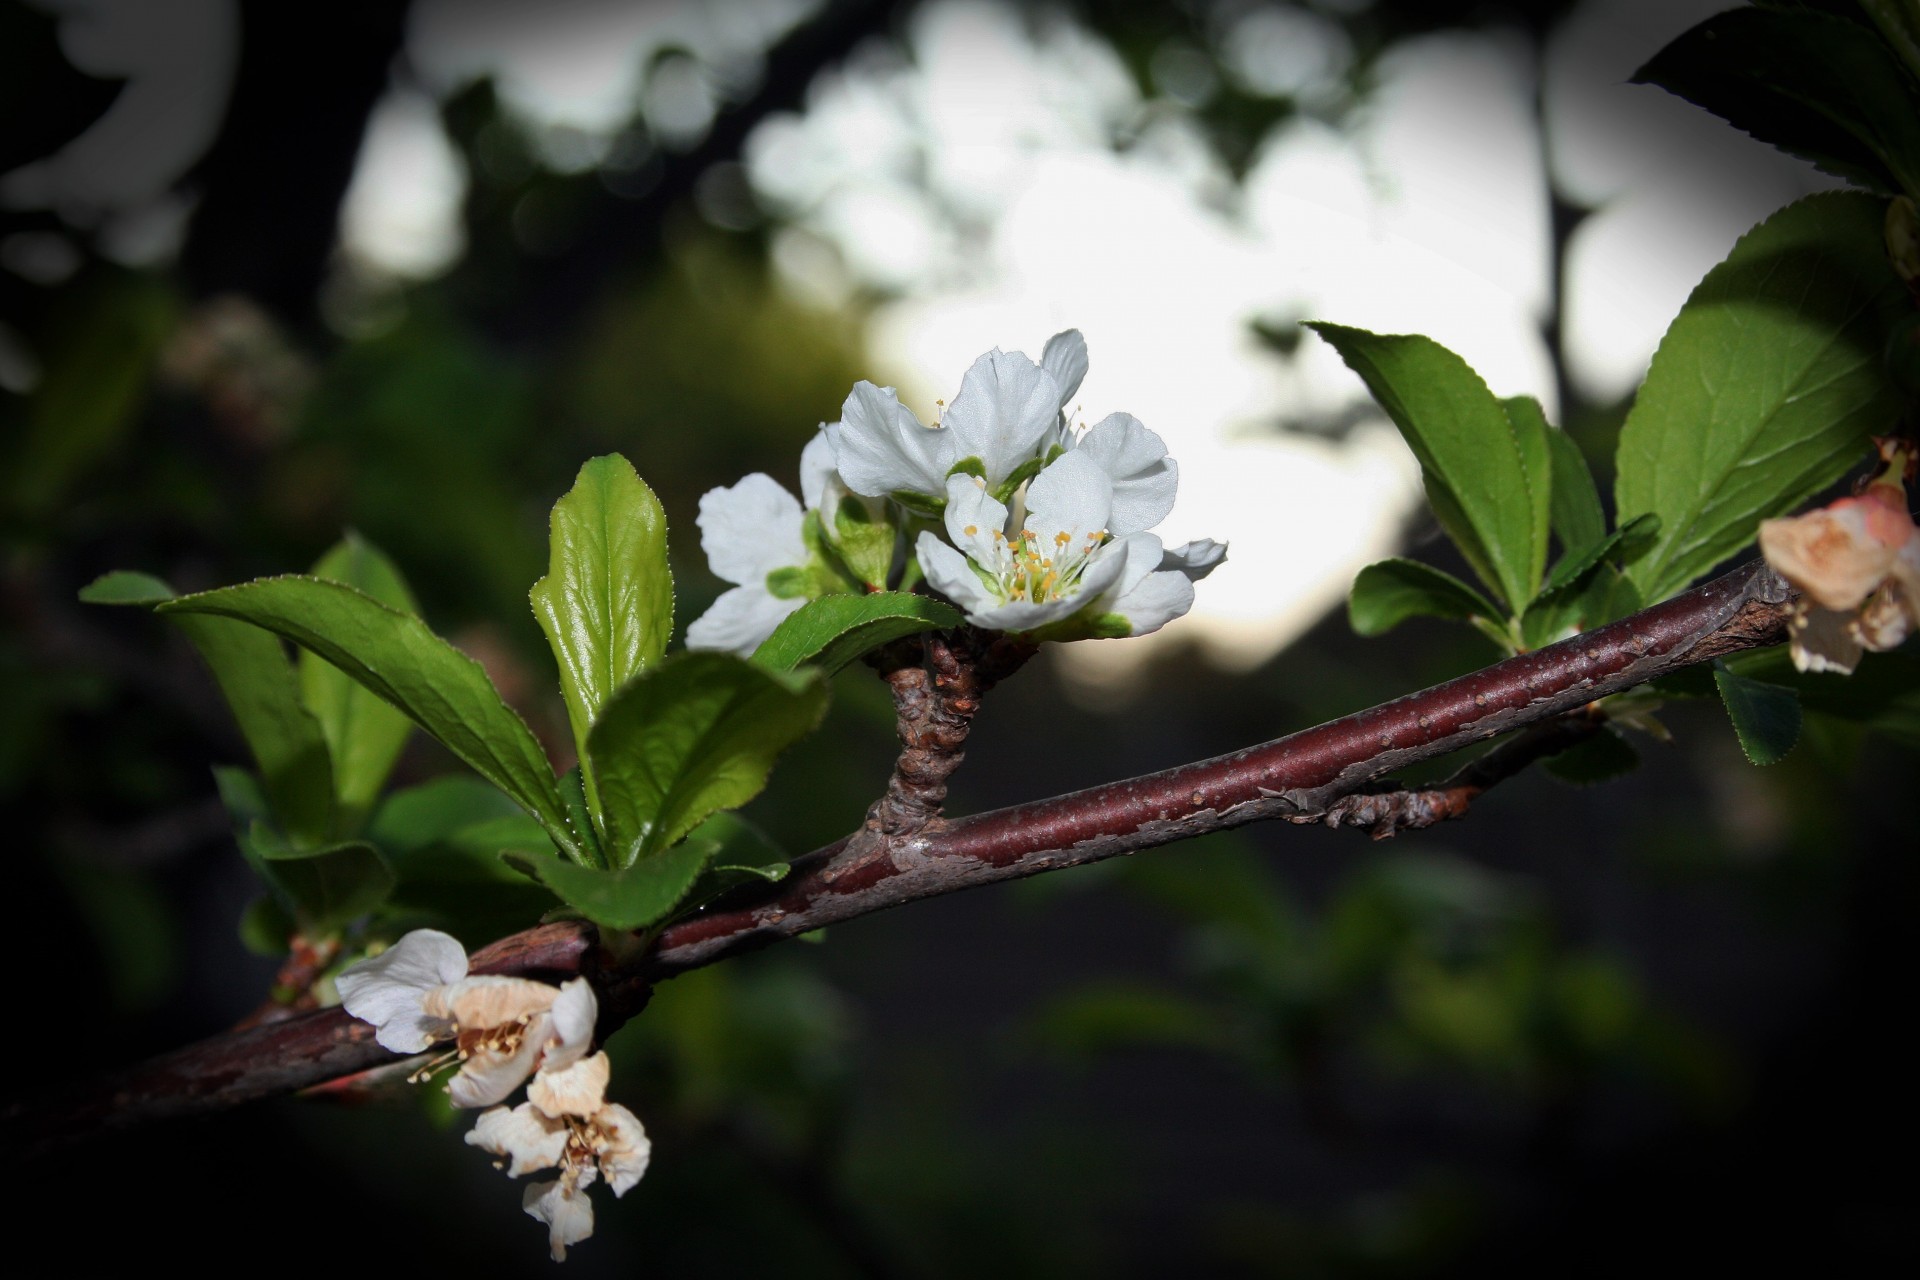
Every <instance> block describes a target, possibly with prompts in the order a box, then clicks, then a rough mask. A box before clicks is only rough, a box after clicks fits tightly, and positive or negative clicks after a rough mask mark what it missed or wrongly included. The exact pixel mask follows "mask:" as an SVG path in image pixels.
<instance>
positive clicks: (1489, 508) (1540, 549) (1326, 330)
mask: <svg viewBox="0 0 1920 1280" xmlns="http://www.w3.org/2000/svg"><path fill="white" fill-rule="evenodd" d="M1307 327H1308V328H1310V329H1312V330H1313V331H1314V332H1315V333H1318V334H1319V335H1320V336H1321V337H1323V338H1325V339H1326V340H1327V341H1328V342H1330V343H1332V344H1333V347H1334V349H1335V350H1337V351H1338V352H1339V353H1340V356H1341V358H1342V359H1344V360H1345V361H1346V362H1347V365H1348V366H1349V367H1350V368H1352V369H1353V371H1354V372H1355V373H1358V374H1359V375H1360V376H1361V378H1362V379H1364V380H1365V381H1366V384H1367V389H1368V390H1369V391H1371V392H1372V393H1373V398H1374V399H1375V400H1377V401H1379V403H1380V407H1381V408H1383V409H1385V410H1386V411H1387V416H1388V417H1390V418H1392V419H1393V424H1394V425H1395V426H1396V427H1398V428H1399V429H1400V434H1401V435H1402V436H1403V437H1404V438H1405V439H1406V441H1407V444H1408V446H1409V447H1410V448H1411V449H1412V450H1413V453H1414V456H1415V457H1416V458H1418V459H1419V460H1420V468H1421V472H1422V475H1423V479H1424V480H1425V483H1426V489H1427V499H1428V501H1429V502H1431V503H1432V505H1433V509H1434V514H1435V515H1437V516H1438V517H1439V518H1440V523H1441V526H1442V527H1443V528H1445V529H1446V531H1447V535H1448V536H1449V537H1451V538H1452V539H1453V541H1454V544H1455V545H1456V546H1458V547H1459V548H1460V552H1461V554H1462V555H1464V556H1465V557H1466V558H1467V563H1469V564H1471V565H1472V566H1473V568H1474V572H1475V573H1478V574H1479V575H1480V576H1481V578H1482V579H1483V580H1484V581H1485V582H1486V583H1487V585H1488V586H1489V587H1491V588H1492V589H1493V590H1494V591H1495V592H1496V593H1498V594H1499V595H1500V597H1501V598H1502V600H1504V601H1505V603H1506V604H1507V605H1508V606H1509V607H1510V608H1512V609H1513V610H1514V611H1515V612H1518V611H1519V610H1520V609H1521V608H1522V607H1524V606H1525V605H1526V603H1527V601H1528V600H1531V599H1532V598H1533V592H1534V587H1535V586H1536V585H1537V584H1538V583H1539V581H1540V574H1541V571H1542V570H1543V569H1544V568H1545V566H1546V557H1547V520H1548V515H1549V511H1550V506H1551V503H1550V498H1551V493H1552V489H1551V483H1552V482H1551V477H1550V474H1549V466H1550V464H1549V462H1548V445H1547V441H1546V435H1545V425H1546V424H1545V421H1544V419H1540V418H1537V417H1536V416H1535V415H1533V414H1531V413H1529V412H1527V411H1525V410H1524V409H1522V410H1517V411H1515V412H1513V413H1509V412H1508V411H1507V409H1506V408H1504V407H1503V406H1502V405H1501V403H1500V401H1499V400H1497V399H1495V398H1494V395H1493V392H1491V391H1489V390H1487V384H1486V383H1485V382H1483V381H1481V379H1480V375H1479V374H1477V373H1475V372H1474V371H1473V369H1472V368H1471V367H1469V366H1468V364H1467V362H1466V361H1464V360H1462V359H1461V358H1460V357H1459V356H1457V355H1455V354H1454V353H1453V352H1451V351H1449V350H1447V349H1446V348H1445V347H1443V346H1441V345H1440V344H1439V343H1437V342H1435V341H1434V340H1433V339H1431V338H1425V337H1421V336H1419V335H1417V334H1375V333H1368V332H1367V331H1366V330H1364V329H1352V328H1348V327H1346V326H1345V325H1337V324H1328V323H1325V322H1322V321H1312V322H1309V323H1308V325H1307Z"/></svg>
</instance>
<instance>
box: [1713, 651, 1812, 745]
mask: <svg viewBox="0 0 1920 1280" xmlns="http://www.w3.org/2000/svg"><path fill="white" fill-rule="evenodd" d="M1713 682H1714V684H1715V685H1716V686H1717V687H1718V688H1719V690H1720V701H1721V702H1722V703H1723V704H1725V706H1726V708H1727V717H1728V718H1729V719H1731V720H1732V721H1733V731H1734V733H1735V734H1736V735H1737V736H1738V737H1739V739H1740V750H1742V751H1743V752H1745V753H1746V756H1747V759H1748V760H1749V761H1751V762H1752V763H1754V764H1759V765H1766V764H1778V763H1779V762H1780V761H1781V760H1783V759H1785V758H1786V754H1787V752H1789V751H1791V750H1793V744H1794V743H1796V742H1798V741H1799V740H1800V696H1799V695H1798V694H1796V693H1795V692H1794V691H1793V690H1792V689H1788V688H1786V687H1784V686H1782V685H1777V684H1765V683H1763V682H1761V681H1759V680H1749V679H1748V678H1747V677H1745V676H1741V675H1735V674H1734V673H1733V672H1732V671H1731V670H1729V669H1728V668H1727V666H1726V664H1725V663H1715V664H1714V669H1713Z"/></svg>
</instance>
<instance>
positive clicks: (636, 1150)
mask: <svg viewBox="0 0 1920 1280" xmlns="http://www.w3.org/2000/svg"><path fill="white" fill-rule="evenodd" d="M610 1071H611V1068H610V1065H609V1063H608V1060H607V1055H606V1053H605V1052H604V1051H603V1052H600V1053H596V1054H594V1055H592V1056H591V1057H587V1058H582V1059H580V1060H579V1061H577V1062H575V1063H573V1064H571V1065H569V1066H566V1067H562V1068H558V1069H554V1070H548V1069H542V1070H541V1071H540V1072H539V1074H538V1075H536V1076H535V1077H534V1081H533V1084H531V1085H530V1086H528V1089H527V1101H525V1102H523V1103H521V1104H520V1105H519V1106H517V1107H513V1108H511V1109H509V1108H507V1107H495V1108H494V1109H493V1110H491V1111H488V1112H486V1113H484V1114H483V1115H481V1117H480V1118H479V1120H478V1121H476V1122H475V1124H474V1126H473V1129H472V1131H471V1132H469V1133H468V1134H467V1141H468V1142H469V1143H470V1144H472V1145H473V1146H476V1147H479V1148H481V1149H482V1150H485V1151H489V1152H491V1153H493V1154H494V1155H496V1156H499V1157H501V1163H502V1164H503V1165H504V1166H505V1167H506V1170H507V1173H508V1175H509V1176H510V1177H516V1178H517V1177H519V1176H520V1175H521V1174H523V1173H532V1172H534V1171H536V1170H539V1169H558V1170H559V1171H560V1176H559V1177H558V1178H557V1179H554V1180H553V1181H550V1182H541V1183H536V1184H534V1185H533V1186H531V1187H528V1188H527V1192H526V1196H525V1197H524V1199H523V1200H522V1207H524V1208H525V1209H526V1211H527V1213H528V1214H530V1215H532V1216H533V1217H535V1218H538V1219H540V1220H541V1221H542V1222H545V1223H546V1224H547V1226H548V1242H549V1244H550V1245H551V1247H552V1250H553V1256H554V1258H555V1259H556V1260H562V1259H564V1258H565V1257H566V1250H567V1246H568V1245H572V1244H578V1243H579V1242H580V1241H582V1240H584V1239H586V1238H587V1237H588V1236H589V1235H591V1234H593V1206H592V1203H591V1202H590V1201H589V1200H588V1198H587V1196H586V1194H585V1191H586V1188H587V1187H589V1186H591V1185H592V1184H593V1182H594V1181H595V1179H597V1178H601V1177H604V1178H605V1179H606V1180H607V1185H608V1186H610V1187H612V1188H613V1194H614V1195H616V1196H623V1195H625V1194H626V1193H627V1192H628V1191H629V1190H631V1189H632V1188H633V1186H634V1184H635V1183H637V1182H639V1181H640V1178H641V1175H643V1174H644V1173H646V1171H647V1161H648V1159H649V1157H650V1155H651V1152H652V1147H651V1144H650V1143H649V1142H648V1140H647V1133H646V1130H645V1129H644V1128H643V1127H642V1126H641V1124H640V1121H639V1119H638V1118H637V1117H636V1116H635V1115H634V1114H633V1112H631V1111H629V1110H627V1109H626V1108H625V1107H623V1106H621V1105H620V1104H618V1103H615V1102H608V1101H606V1087H607V1079H608V1076H609V1074H610Z"/></svg>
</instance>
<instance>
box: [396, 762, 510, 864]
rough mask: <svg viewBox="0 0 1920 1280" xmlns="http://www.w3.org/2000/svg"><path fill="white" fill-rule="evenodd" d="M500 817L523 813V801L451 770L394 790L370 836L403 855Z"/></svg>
mask: <svg viewBox="0 0 1920 1280" xmlns="http://www.w3.org/2000/svg"><path fill="white" fill-rule="evenodd" d="M495 818H513V819H521V812H520V807H519V806H518V805H516V804H514V802H513V801H512V800H510V799H508V798H507V796H506V795H505V794H503V793H502V792H501V791H500V790H499V789H497V788H495V787H492V786H489V785H488V784H486V783H484V782H482V781H480V779H478V778H473V777H469V776H467V775H466V774H463V773H450V774H447V775H446V776H445V777H440V778H434V779H433V780H432V781H430V782H423V783H421V784H420V785H419V786H416V787H407V788H406V789H404V790H401V791H395V792H393V793H392V794H391V795H389V796H388V797H387V798H386V799H385V800H384V801H382V802H381V805H380V807H379V808H378V809H376V810H374V813H373V818H372V819H371V820H370V821H369V822H368V823H367V838H368V839H369V840H371V841H373V842H374V843H375V844H377V845H379V846H380V847H381V848H382V849H385V850H386V851H388V852H389V853H392V854H396V855H398V854H402V853H405V852H406V851H408V850H410V849H416V848H419V847H420V846H422V845H426V844H431V843H432V842H433V841H435V840H439V839H442V838H444V837H446V836H448V835H451V834H452V833H454V832H456V831H459V830H462V829H463V828H466V827H470V826H472V825H474V824H475V823H480V822H488V821H491V820H492V819H495ZM535 826H536V829H538V824H535ZM541 834H543V835H544V831H542V833H541ZM523 843H524V842H523ZM495 852H496V853H497V852H498V850H495Z"/></svg>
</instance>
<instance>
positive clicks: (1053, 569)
mask: <svg viewBox="0 0 1920 1280" xmlns="http://www.w3.org/2000/svg"><path fill="white" fill-rule="evenodd" d="M1108 536H1109V535H1108V534H1107V531H1106V530H1105V529H1096V530H1094V531H1093V532H1092V533H1088V534H1083V535H1081V536H1080V537H1079V538H1076V537H1075V536H1074V535H1073V534H1072V533H1070V532H1068V531H1067V530H1065V529H1057V530H1055V531H1054V532H1053V533H1052V534H1051V535H1049V536H1044V537H1043V536H1042V535H1040V534H1038V533H1035V532H1034V531H1033V530H1032V529H1022V530H1020V532H1019V533H1017V534H1015V535H1014V536H1013V537H1011V538H1008V537H1007V536H1006V535H1004V534H1002V533H999V532H995V533H994V535H993V545H994V549H995V550H996V551H998V552H999V557H998V559H999V563H998V564H996V565H995V566H994V576H995V577H996V578H997V579H998V582H999V587H1000V594H1001V595H1002V596H1003V597H1005V598H1006V599H1008V600H1026V601H1029V602H1031V603H1033V604H1045V603H1046V602H1047V601H1049V600H1059V599H1062V598H1063V597H1066V596H1070V595H1072V594H1073V593H1074V591H1075V590H1076V589H1078V587H1079V585H1080V577H1081V575H1082V574H1083V573H1085V572H1086V568H1087V561H1088V559H1089V558H1090V557H1091V556H1092V555H1093V553H1094V552H1095V551H1097V550H1098V549H1099V548H1100V545H1101V544H1102V543H1103V542H1105V541H1106V540H1107V538H1108Z"/></svg>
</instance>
